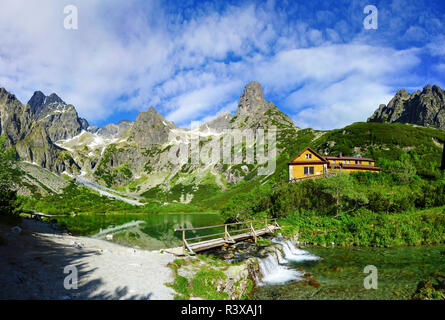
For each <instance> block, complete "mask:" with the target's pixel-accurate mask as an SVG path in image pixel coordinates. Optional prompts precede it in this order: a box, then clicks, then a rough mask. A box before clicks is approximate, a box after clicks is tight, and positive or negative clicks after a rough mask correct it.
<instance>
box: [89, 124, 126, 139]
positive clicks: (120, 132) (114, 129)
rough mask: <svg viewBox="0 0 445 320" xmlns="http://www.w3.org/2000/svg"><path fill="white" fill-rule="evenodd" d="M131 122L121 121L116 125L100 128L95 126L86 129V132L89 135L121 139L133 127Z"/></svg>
mask: <svg viewBox="0 0 445 320" xmlns="http://www.w3.org/2000/svg"><path fill="white" fill-rule="evenodd" d="M133 123H134V122H133V121H128V120H121V121H119V122H118V123H117V124H114V123H110V124H107V125H105V126H103V127H102V128H98V127H96V126H91V127H88V129H87V130H88V131H89V132H91V133H97V134H98V135H99V136H102V137H107V138H112V137H122V136H124V135H125V133H126V131H127V130H128V129H130V128H131V127H132V126H133Z"/></svg>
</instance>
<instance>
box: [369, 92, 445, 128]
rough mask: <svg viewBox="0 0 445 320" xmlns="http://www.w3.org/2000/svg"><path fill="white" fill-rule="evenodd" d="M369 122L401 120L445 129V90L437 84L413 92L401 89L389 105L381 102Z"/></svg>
mask: <svg viewBox="0 0 445 320" xmlns="http://www.w3.org/2000/svg"><path fill="white" fill-rule="evenodd" d="M368 122H382V123H394V122H399V123H410V124H417V125H421V126H424V127H430V126H432V127H437V128H440V129H445V91H443V90H442V89H441V88H440V87H439V86H437V85H433V86H432V87H431V85H427V86H425V87H424V88H423V90H422V91H421V90H417V91H415V92H413V93H412V94H410V93H409V92H407V91H406V90H404V89H401V90H399V91H397V93H396V94H395V96H394V97H393V98H392V99H391V101H390V102H389V103H388V105H385V104H381V105H380V106H379V108H378V109H377V110H376V111H375V112H374V114H373V115H372V116H371V117H370V118H368Z"/></svg>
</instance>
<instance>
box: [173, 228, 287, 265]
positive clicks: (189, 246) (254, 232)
mask: <svg viewBox="0 0 445 320" xmlns="http://www.w3.org/2000/svg"><path fill="white" fill-rule="evenodd" d="M243 225H248V228H244V229H234V230H229V228H234V227H240V226H243ZM255 227H256V229H255ZM216 228H224V232H222V233H216V234H209V235H204V236H198V237H192V238H187V237H186V232H193V231H198V230H204V229H216ZM280 229H281V227H280V226H279V225H278V223H277V220H276V219H270V220H268V219H265V220H256V221H246V222H238V223H227V224H221V225H216V226H206V227H199V228H187V229H175V232H182V247H177V248H169V249H165V252H168V253H171V254H174V255H176V256H185V255H194V254H195V253H196V252H200V251H204V250H208V249H212V248H217V247H222V246H224V245H228V244H234V243H236V242H238V241H242V240H246V239H251V238H253V239H254V241H255V242H256V241H257V237H260V236H263V235H267V234H273V233H274V232H275V231H276V230H280ZM229 231H230V233H229ZM235 233H236V234H235ZM221 235H223V237H219V238H214V239H210V240H204V241H198V242H193V243H192V241H196V240H202V239H205V238H211V237H217V236H221Z"/></svg>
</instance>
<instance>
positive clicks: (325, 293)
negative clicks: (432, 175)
mask: <svg viewBox="0 0 445 320" xmlns="http://www.w3.org/2000/svg"><path fill="white" fill-rule="evenodd" d="M304 250H307V251H309V252H311V253H312V254H315V255H317V256H319V257H321V258H322V260H319V261H306V262H304V261H303V262H298V263H296V262H293V263H289V267H292V268H295V269H299V270H304V271H306V272H309V273H311V274H312V276H313V277H314V278H313V279H312V281H298V282H293V283H289V284H284V285H274V286H263V287H260V288H258V289H257V290H256V291H255V292H254V293H253V296H252V298H253V299H275V300H277V299H286V300H294V299H369V300H371V299H372V300H374V299H410V298H411V297H412V295H413V294H414V292H415V291H416V288H417V285H418V283H419V282H420V281H422V280H428V279H432V278H434V277H435V275H437V273H442V274H445V246H443V245H441V246H428V247H403V248H315V247H314V248H312V247H310V248H304ZM367 265H374V266H376V267H377V272H378V273H377V275H378V288H377V289H369V290H366V289H365V288H364V285H363V281H364V278H365V277H366V276H367V275H368V274H365V273H364V272H363V271H364V268H365V266H367Z"/></svg>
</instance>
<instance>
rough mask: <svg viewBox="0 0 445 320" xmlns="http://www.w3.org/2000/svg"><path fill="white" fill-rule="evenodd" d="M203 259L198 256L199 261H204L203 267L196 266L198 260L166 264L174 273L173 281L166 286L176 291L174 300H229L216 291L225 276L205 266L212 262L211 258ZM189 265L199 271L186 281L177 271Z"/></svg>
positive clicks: (222, 293) (182, 260)
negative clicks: (196, 298)
mask: <svg viewBox="0 0 445 320" xmlns="http://www.w3.org/2000/svg"><path fill="white" fill-rule="evenodd" d="M203 257H204V256H201V255H199V256H198V258H199V260H201V261H206V264H204V265H199V266H198V262H199V260H198V259H176V260H174V261H173V262H172V263H169V264H168V266H169V267H170V268H171V269H172V270H173V272H174V273H175V279H174V281H173V282H172V283H169V284H167V286H169V287H170V288H172V289H174V290H175V291H176V293H177V294H176V295H175V297H174V299H175V300H189V299H190V297H200V298H203V299H205V300H227V299H228V298H229V296H228V294H227V293H226V292H218V290H217V286H218V284H219V283H220V282H222V281H224V280H225V279H226V275H225V274H224V272H222V271H221V270H218V269H215V268H213V267H212V266H210V265H208V264H207V262H208V261H210V260H212V261H213V259H212V258H208V257H206V258H205V259H203ZM190 264H193V265H195V266H196V267H197V268H199V269H198V270H197V272H196V273H195V274H194V275H193V277H192V279H190V280H188V279H187V278H185V277H183V276H181V275H179V269H180V268H181V267H184V266H188V265H190ZM218 265H219V264H218Z"/></svg>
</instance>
